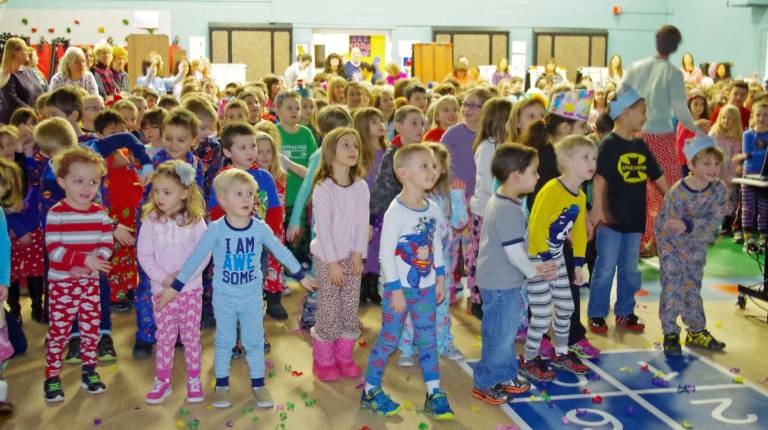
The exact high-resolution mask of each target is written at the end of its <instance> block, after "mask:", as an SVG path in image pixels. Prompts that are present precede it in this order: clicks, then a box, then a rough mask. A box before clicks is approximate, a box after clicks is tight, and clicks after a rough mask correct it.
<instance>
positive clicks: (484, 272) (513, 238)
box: [472, 143, 556, 405]
mask: <svg viewBox="0 0 768 430" xmlns="http://www.w3.org/2000/svg"><path fill="white" fill-rule="evenodd" d="M537 169H538V159H537V155H536V151H535V150H534V149H532V148H528V147H525V146H522V145H518V144H514V143H511V144H504V145H501V146H499V147H498V148H497V149H496V152H495V154H494V157H493V160H492V162H491V170H492V172H493V176H494V177H495V178H496V180H498V181H499V183H500V184H501V186H500V187H499V189H498V190H497V191H496V193H495V194H494V195H492V196H491V198H490V200H489V201H488V205H487V207H486V212H485V219H484V223H483V229H482V233H481V238H480V252H479V254H478V258H477V266H478V272H477V274H478V281H479V283H478V287H479V289H480V295H481V298H482V302H483V319H482V322H481V324H480V329H481V333H482V339H483V344H482V352H481V356H480V361H479V362H478V364H477V366H476V367H475V369H474V374H473V382H474V388H473V389H472V397H474V398H476V399H480V400H482V401H484V402H486V403H490V404H492V405H500V404H503V403H506V402H507V400H508V397H509V395H510V394H521V393H525V392H527V391H528V390H529V389H530V384H528V383H526V382H523V381H522V380H520V379H519V378H518V360H517V359H516V357H515V333H516V328H517V327H518V326H519V325H520V324H521V322H522V318H523V317H524V314H523V313H522V312H520V311H519V310H520V309H521V308H524V306H523V303H524V299H523V295H524V294H525V292H524V291H523V287H524V285H525V282H526V279H533V278H536V277H538V278H542V279H545V280H552V279H554V278H555V275H556V267H555V263H554V262H553V261H551V260H550V261H549V262H546V263H540V264H538V265H535V266H534V265H533V264H532V262H531V261H530V260H529V259H528V222H527V220H526V214H525V208H524V207H523V202H522V199H523V197H524V196H525V195H526V194H528V193H530V192H531V191H533V188H534V186H535V185H536V182H537V181H538V179H539V174H538V172H537Z"/></svg>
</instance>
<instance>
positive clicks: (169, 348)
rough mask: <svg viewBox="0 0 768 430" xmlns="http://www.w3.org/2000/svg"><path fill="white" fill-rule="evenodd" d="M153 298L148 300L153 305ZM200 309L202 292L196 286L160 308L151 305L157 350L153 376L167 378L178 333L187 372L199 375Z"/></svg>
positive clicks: (189, 374) (200, 349)
mask: <svg viewBox="0 0 768 430" xmlns="http://www.w3.org/2000/svg"><path fill="white" fill-rule="evenodd" d="M156 300H157V299H156V298H155V297H152V303H153V304H155V305H156V303H157V302H156ZM202 309H203V295H202V293H201V291H200V290H199V289H195V290H191V291H184V292H181V293H179V294H178V295H176V298H174V299H173V300H171V302H170V303H168V304H167V305H165V307H164V308H163V309H161V310H157V308H155V323H156V324H157V352H156V354H155V367H156V375H157V379H161V380H163V381H169V380H170V378H171V369H172V368H173V354H174V350H175V346H176V339H177V337H178V336H180V337H181V343H183V344H184V360H185V361H186V363H187V376H189V377H193V378H194V377H198V376H200V367H201V365H202V364H201V362H202V348H201V347H200V314H201V312H202Z"/></svg>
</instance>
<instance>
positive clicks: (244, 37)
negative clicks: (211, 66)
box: [208, 24, 292, 81]
mask: <svg viewBox="0 0 768 430" xmlns="http://www.w3.org/2000/svg"><path fill="white" fill-rule="evenodd" d="M208 34H209V38H208V39H209V40H210V42H209V43H210V47H209V48H210V52H211V62H213V63H240V64H246V65H247V66H248V67H247V68H246V72H245V77H246V79H247V80H249V81H255V80H257V79H259V78H261V77H262V76H264V75H266V74H269V73H276V74H282V73H283V71H284V70H285V69H286V68H287V67H288V66H290V65H291V63H292V58H291V57H292V55H291V45H292V34H291V27H289V26H247V25H245V26H244V25H242V24H238V25H227V24H211V25H210V26H209V27H208Z"/></svg>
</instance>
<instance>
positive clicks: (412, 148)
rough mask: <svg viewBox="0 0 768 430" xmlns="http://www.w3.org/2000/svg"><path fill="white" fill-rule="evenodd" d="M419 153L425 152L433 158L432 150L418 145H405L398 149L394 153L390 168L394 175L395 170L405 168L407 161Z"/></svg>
mask: <svg viewBox="0 0 768 430" xmlns="http://www.w3.org/2000/svg"><path fill="white" fill-rule="evenodd" d="M419 152H425V153H427V154H430V155H432V156H434V154H433V153H432V148H430V147H428V146H426V145H422V144H420V143H416V144H413V145H405V146H403V147H402V148H400V149H398V150H397V152H395V156H394V158H393V159H392V168H393V169H394V170H395V174H397V169H400V168H402V167H405V165H406V164H408V161H410V160H411V158H413V155H414V154H418V153H419Z"/></svg>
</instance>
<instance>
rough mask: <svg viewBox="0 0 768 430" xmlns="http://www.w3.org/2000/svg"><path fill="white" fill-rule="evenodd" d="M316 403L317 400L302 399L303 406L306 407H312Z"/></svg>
mask: <svg viewBox="0 0 768 430" xmlns="http://www.w3.org/2000/svg"><path fill="white" fill-rule="evenodd" d="M316 403H317V400H310V399H307V400H304V406H306V407H308V408H313V407H314V406H315V404H316Z"/></svg>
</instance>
